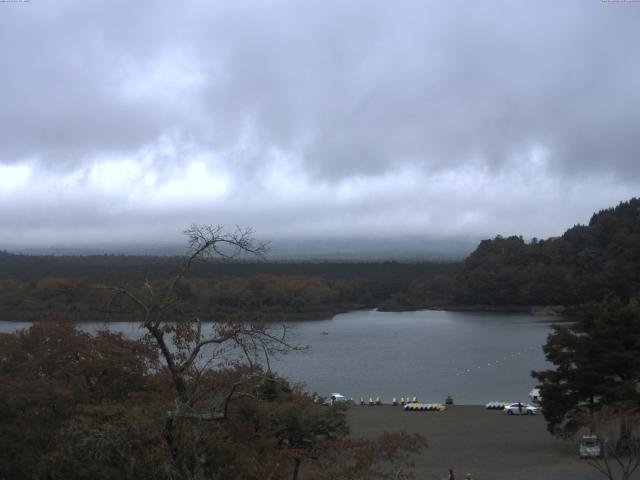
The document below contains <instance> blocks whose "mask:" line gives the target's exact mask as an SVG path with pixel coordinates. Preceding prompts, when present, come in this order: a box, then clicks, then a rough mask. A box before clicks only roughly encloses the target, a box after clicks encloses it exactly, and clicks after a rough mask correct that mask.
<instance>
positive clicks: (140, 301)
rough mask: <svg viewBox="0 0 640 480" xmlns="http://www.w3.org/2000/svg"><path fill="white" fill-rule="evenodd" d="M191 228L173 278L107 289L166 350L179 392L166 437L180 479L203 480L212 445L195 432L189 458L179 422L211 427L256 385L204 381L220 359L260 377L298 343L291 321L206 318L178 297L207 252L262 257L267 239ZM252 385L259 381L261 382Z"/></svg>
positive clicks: (168, 417) (152, 340) (151, 339)
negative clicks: (291, 337)
mask: <svg viewBox="0 0 640 480" xmlns="http://www.w3.org/2000/svg"><path fill="white" fill-rule="evenodd" d="M184 233H185V235H187V237H188V239H189V249H188V253H187V255H186V256H185V259H184V263H183V264H182V266H181V267H180V268H179V270H178V272H177V273H176V274H175V275H174V276H173V277H170V278H169V279H165V280H160V281H158V280H156V281H151V280H149V279H147V280H146V281H145V282H144V284H143V285H140V286H137V287H130V286H118V287H105V288H109V289H110V290H112V291H113V292H114V293H115V296H114V299H118V298H120V299H122V298H126V299H128V300H129V302H128V303H129V304H132V305H133V306H134V311H135V315H136V318H137V319H138V320H139V321H140V324H141V327H142V328H144V329H145V330H146V335H145V341H147V342H149V343H150V344H151V345H153V346H155V347H156V348H157V349H158V351H159V352H160V355H161V359H162V361H163V363H164V366H165V368H166V370H167V372H168V374H169V377H170V379H171V382H172V384H173V387H174V390H175V395H174V397H175V407H174V408H172V409H170V410H169V411H167V412H166V419H165V432H166V433H165V435H166V437H167V443H168V446H169V448H170V450H172V455H173V457H174V464H175V466H176V470H177V471H178V472H180V473H179V476H180V478H184V479H198V478H202V477H203V473H202V472H203V471H204V464H205V462H206V458H205V456H206V453H205V452H206V448H205V447H204V445H202V443H203V442H202V441H201V440H198V439H197V438H196V440H195V441H194V442H191V446H192V447H191V448H193V449H194V450H192V451H190V452H188V457H189V458H188V460H185V457H186V456H187V454H185V452H184V451H181V448H182V450H184V448H183V447H181V446H179V445H177V444H176V442H175V441H174V437H175V435H174V434H175V432H176V431H177V428H178V427H177V425H178V424H179V423H180V422H185V421H186V422H194V423H193V425H195V426H196V427H194V428H193V429H192V430H193V431H194V432H197V431H198V429H201V431H202V432H204V430H202V429H203V428H205V427H203V426H202V425H203V422H204V423H206V422H209V421H222V420H225V419H226V418H227V416H228V414H229V404H230V402H231V401H232V400H233V399H234V398H238V397H241V396H251V395H255V390H254V391H251V390H250V388H249V387H247V388H244V389H243V384H244V383H245V382H243V381H242V380H240V381H234V382H230V383H229V384H224V385H220V384H219V383H218V384H217V386H213V387H212V384H211V382H206V381H203V378H204V376H206V375H207V374H208V373H210V372H211V369H212V368H214V367H215V366H216V365H225V366H229V365H233V364H234V363H235V364H236V365H238V364H243V365H244V366H245V368H247V367H248V371H249V372H250V373H249V375H251V372H255V375H261V374H262V372H263V369H261V368H257V367H258V366H259V365H261V364H262V363H266V366H267V370H270V369H269V363H268V362H269V357H270V356H272V355H274V354H279V353H285V352H287V351H290V350H294V349H298V348H299V347H295V346H294V345H292V344H290V343H289V342H288V340H287V329H286V327H285V326H284V325H280V326H278V328H277V329H276V328H274V327H267V326H265V325H261V324H258V323H251V322H247V321H245V320H243V319H239V318H231V317H230V316H226V317H225V318H222V319H218V320H216V321H213V322H207V323H203V322H202V319H201V318H200V317H199V315H198V314H197V312H192V311H191V308H190V307H189V306H188V305H187V304H186V303H185V302H184V301H183V300H182V299H181V297H180V295H179V290H180V288H181V284H182V283H183V282H184V281H185V276H186V275H187V274H188V272H189V270H190V269H191V268H192V267H193V265H194V264H195V263H196V262H198V261H203V260H204V259H206V258H207V257H216V258H227V259H229V258H235V257H237V256H238V255H243V254H250V255H256V256H261V255H263V254H264V253H265V250H266V245H264V244H258V243H256V242H255V240H254V237H253V231H252V230H251V229H241V228H239V227H236V229H235V230H233V231H231V232H228V231H226V230H225V229H224V227H223V226H220V225H218V226H212V225H192V226H191V227H190V228H189V229H187V230H186V231H185V232H184ZM116 302H117V300H116ZM254 367H255V368H254ZM245 378H247V377H246V375H245ZM270 378H271V377H270ZM271 380H273V378H271ZM252 383H253V384H254V386H255V382H252ZM212 389H213V390H212ZM196 436H197V433H196ZM194 445H195V447H194ZM199 445H200V447H199ZM194 459H195V460H194Z"/></svg>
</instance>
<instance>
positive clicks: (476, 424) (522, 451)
mask: <svg viewBox="0 0 640 480" xmlns="http://www.w3.org/2000/svg"><path fill="white" fill-rule="evenodd" d="M348 419H349V425H350V427H351V433H352V434H353V435H354V436H360V437H369V436H375V435H378V434H381V433H383V432H385V431H387V432H397V431H406V432H410V433H414V432H416V433H420V434H422V435H423V436H424V437H426V438H427V442H428V444H429V447H428V448H427V449H426V450H424V451H423V452H422V454H420V455H418V456H416V457H415V467H414V468H413V473H414V475H415V478H416V479H419V480H440V479H444V478H446V477H447V472H448V469H449V468H452V469H453V471H454V472H455V474H456V478H457V479H464V476H465V474H466V473H467V472H470V473H472V475H473V478H474V480H488V479H492V480H501V479H505V480H507V479H508V480H541V479H543V480H597V479H603V478H604V477H602V476H601V474H599V473H598V472H596V470H595V469H594V468H593V467H591V466H590V465H588V464H587V463H586V462H585V461H584V460H580V459H579V458H578V455H577V449H576V446H575V443H573V442H568V441H567V442H565V441H561V440H557V439H554V438H553V437H551V436H550V435H549V434H548V433H547V431H546V429H545V423H544V418H543V417H542V416H541V415H533V416H526V415H525V416H522V417H520V416H508V415H505V414H504V413H503V412H502V411H495V410H485V409H484V407H481V406H466V405H462V406H458V405H455V406H453V407H450V408H449V409H448V410H446V411H444V412H420V411H418V412H409V411H404V410H403V409H402V408H401V407H392V406H376V407H370V406H355V407H352V408H351V409H350V410H349V413H348Z"/></svg>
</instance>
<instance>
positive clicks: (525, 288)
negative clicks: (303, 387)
mask: <svg viewBox="0 0 640 480" xmlns="http://www.w3.org/2000/svg"><path fill="white" fill-rule="evenodd" d="M267 258H268V257H267ZM181 261H182V259H181V258H179V257H152V256H123V255H94V256H27V255H14V254H10V253H6V252H0V311H2V312H3V314H4V315H5V316H7V317H12V318H25V317H29V318H37V317H43V316H46V315H47V314H48V313H51V312H54V311H57V312H59V311H64V312H66V313H69V314H71V315H73V316H75V317H77V318H78V319H80V318H96V317H105V316H110V315H117V314H118V310H117V309H114V308H111V306H109V305H108V304H107V303H108V302H107V300H106V299H107V296H105V295H104V290H102V289H101V287H104V286H114V285H131V284H140V283H141V282H143V281H144V280H145V279H147V278H151V279H157V280H159V281H161V279H162V278H166V277H168V276H170V275H171V274H172V273H173V272H175V271H176V269H177V268H178V266H179V265H180V262H181ZM639 290H640V199H637V198H634V199H631V200H629V201H627V202H623V203H620V204H619V205H618V206H616V207H614V208H609V209H606V210H602V211H600V212H597V213H595V214H594V215H593V216H592V218H591V220H590V222H589V224H588V225H576V226H574V227H572V228H570V229H568V230H567V231H566V232H565V233H564V234H563V235H562V236H559V237H552V238H548V239H545V240H539V239H536V238H533V239H531V240H530V241H525V239H524V238H522V237H519V236H512V237H501V236H497V237H495V238H494V239H493V240H484V241H482V242H481V243H480V245H479V246H478V247H477V248H476V250H475V251H474V252H473V253H472V254H471V255H469V256H468V257H467V258H466V259H465V260H464V261H463V262H462V263H438V262H421V263H402V262H367V263H356V262H288V263H287V262H270V261H268V260H260V261H235V262H234V261H224V262H223V261H213V260H208V261H202V262H199V263H197V264H195V265H194V266H193V268H192V270H191V271H190V273H189V277H188V278H187V279H186V281H185V282H184V285H182V287H181V291H180V292H179V293H180V295H181V298H182V300H183V301H186V302H188V303H190V304H191V306H192V307H197V308H198V310H199V311H200V312H201V313H202V314H203V315H204V316H205V317H207V316H211V317H214V316H215V315H216V314H217V313H219V312H221V311H235V312H238V311H242V312H245V313H248V314H249V313H250V314H259V315H260V316H261V318H262V319H264V320H269V319H282V318H291V319H295V318H313V317H317V316H322V315H328V314H331V313H335V312H339V311H344V310H349V309H358V308H374V307H377V308H381V309H389V310H403V309H417V308H521V309H528V308H530V307H531V306H548V305H557V306H564V307H574V306H577V305H580V304H583V303H586V302H590V301H599V300H602V299H603V298H604V297H605V296H606V295H607V294H608V293H613V294H615V295H617V296H619V297H620V298H622V299H628V298H629V297H630V296H632V295H633V294H634V292H637V291H639ZM125 307H126V306H125ZM122 311H124V312H126V311H128V309H127V308H124V309H123V310H122Z"/></svg>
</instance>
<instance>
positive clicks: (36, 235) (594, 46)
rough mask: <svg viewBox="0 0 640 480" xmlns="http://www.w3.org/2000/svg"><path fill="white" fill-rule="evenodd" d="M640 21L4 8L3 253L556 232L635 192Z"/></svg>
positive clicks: (524, 13)
mask: <svg viewBox="0 0 640 480" xmlns="http://www.w3.org/2000/svg"><path fill="white" fill-rule="evenodd" d="M639 22H640V3H635V2H607V1H604V2H600V1H584V0H576V1H567V2H555V1H551V0H549V1H539V2H510V1H504V2H500V1H491V2H489V1H482V2H467V1H462V0H460V1H448V2H442V1H433V2H414V1H404V2H403V1H400V2H391V3H390V2H363V1H359V2H356V1H341V2H326V1H317V2H316V1H306V2H294V1H290V2H287V1H267V2H257V1H256V2H248V1H238V2H204V1H202V2H186V3H176V2H173V3H171V2H152V1H141V2H135V3H131V2H124V1H116V0H112V1H109V2H100V3H98V2H86V1H81V0H77V1H58V2H40V1H31V2H26V3H5V4H0V41H2V44H3V45H4V46H5V47H4V48H3V52H2V55H0V72H2V75H0V220H1V222H0V240H4V242H6V243H15V242H25V243H37V244H42V243H47V242H51V243H60V242H63V243H73V242H76V241H77V242H85V241H96V240H119V241H132V240H142V241H146V240H150V239H157V238H158V237H163V236H167V235H168V233H171V234H172V235H173V234H174V232H175V233H176V234H177V232H179V231H180V230H181V228H182V227H184V226H185V225H187V224H189V223H191V222H212V223H231V224H234V223H241V224H250V225H254V226H255V228H256V229H257V230H258V231H259V232H261V233H263V234H264V235H267V236H270V237H278V236H316V235H325V236H350V235H353V236H362V235H371V236H383V235H385V236H387V235H393V234H396V233H397V234H398V235H403V234H412V235H425V236H451V235H462V234H472V235H493V234H495V233H506V234H508V233H521V234H524V235H532V236H533V235H537V236H546V235H552V234H555V233H558V232H560V231H562V230H563V229H564V228H565V227H567V226H569V225H571V224H573V223H576V222H579V221H580V222H584V221H586V220H588V216H589V214H590V213H591V212H592V211H593V210H594V209H598V208H602V207H606V206H610V205H613V204H615V203H617V202H618V201H620V200H623V199H626V198H628V197H630V196H632V195H634V194H637V193H638V191H639V188H638V187H639V186H640V161H639V159H638V152H640V135H638V134H637V131H638V127H639V124H638V112H639V111H640V89H638V85H640V62H638V61H637V59H638V56H637V48H636V46H637V45H638V43H639V42H638V40H640V33H638V32H639V31H640V30H639V29H638V28H637V27H638V24H639Z"/></svg>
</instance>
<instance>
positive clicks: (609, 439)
mask: <svg viewBox="0 0 640 480" xmlns="http://www.w3.org/2000/svg"><path fill="white" fill-rule="evenodd" d="M591 425H592V429H593V433H595V434H596V435H597V437H598V439H599V440H600V444H601V456H600V457H599V458H587V462H588V463H589V464H590V465H591V466H592V467H594V468H595V469H596V470H597V471H598V472H600V473H601V474H602V475H603V476H604V477H605V478H607V479H609V480H629V479H631V478H632V476H633V474H634V473H635V472H636V471H637V470H638V468H639V467H640V413H639V412H638V411H637V410H633V409H632V410H630V409H621V408H613V407H604V408H602V409H601V410H599V411H598V412H596V413H594V414H593V416H592V417H591Z"/></svg>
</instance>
